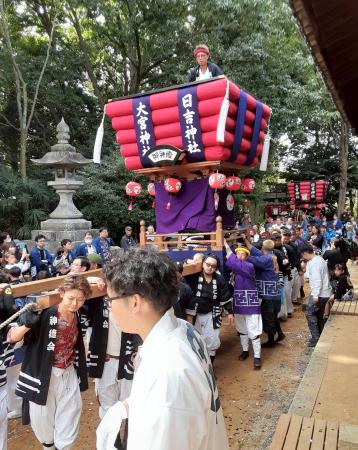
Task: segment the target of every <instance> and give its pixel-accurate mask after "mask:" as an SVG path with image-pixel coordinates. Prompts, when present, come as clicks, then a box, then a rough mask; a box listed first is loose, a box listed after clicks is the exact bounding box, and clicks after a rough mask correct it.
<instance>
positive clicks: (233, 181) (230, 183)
mask: <svg viewBox="0 0 358 450" xmlns="http://www.w3.org/2000/svg"><path fill="white" fill-rule="evenodd" d="M225 186H226V189H228V190H229V191H238V190H239V189H240V186H241V179H240V178H239V177H236V176H232V177H228V178H227V179H226V183H225Z"/></svg>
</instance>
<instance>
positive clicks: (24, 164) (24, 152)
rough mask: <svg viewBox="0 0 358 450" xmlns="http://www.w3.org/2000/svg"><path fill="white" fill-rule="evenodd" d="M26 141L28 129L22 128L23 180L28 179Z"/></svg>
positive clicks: (21, 159)
mask: <svg viewBox="0 0 358 450" xmlns="http://www.w3.org/2000/svg"><path fill="white" fill-rule="evenodd" d="M26 141H27V129H26V128H25V129H24V128H21V130H20V174H21V179H22V180H23V181H25V180H26V177H27V170H26Z"/></svg>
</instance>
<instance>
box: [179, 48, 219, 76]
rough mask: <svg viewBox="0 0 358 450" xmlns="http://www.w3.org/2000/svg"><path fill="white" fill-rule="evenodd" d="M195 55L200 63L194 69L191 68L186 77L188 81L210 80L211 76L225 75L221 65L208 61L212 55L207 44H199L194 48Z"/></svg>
mask: <svg viewBox="0 0 358 450" xmlns="http://www.w3.org/2000/svg"><path fill="white" fill-rule="evenodd" d="M194 56H195V59H196V61H197V63H198V65H197V66H196V67H194V69H190V70H189V73H188V75H187V77H186V82H187V83H191V82H192V81H202V80H209V79H210V78H214V77H218V76H219V75H223V74H224V72H223V71H222V70H221V69H220V67H219V66H217V65H216V64H214V63H212V62H208V59H209V57H210V52H209V48H208V46H207V45H205V44H199V45H197V46H196V47H195V49H194Z"/></svg>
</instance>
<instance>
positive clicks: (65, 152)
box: [31, 117, 93, 169]
mask: <svg viewBox="0 0 358 450" xmlns="http://www.w3.org/2000/svg"><path fill="white" fill-rule="evenodd" d="M56 130H57V135H56V137H57V144H55V145H52V146H51V151H50V152H47V153H46V155H44V156H43V157H42V158H40V159H31V161H32V162H33V163H34V164H35V165H36V166H44V167H52V168H55V169H58V168H59V169H75V168H79V167H82V166H86V165H88V164H91V163H92V162H93V161H92V160H91V159H87V158H85V157H84V156H82V155H81V153H77V152H76V149H75V147H73V146H72V145H71V144H69V140H70V128H69V126H68V125H67V124H66V122H65V121H64V119H63V117H62V119H61V122H60V123H59V124H58V125H57V127H56Z"/></svg>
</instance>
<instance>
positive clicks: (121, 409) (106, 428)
mask: <svg viewBox="0 0 358 450" xmlns="http://www.w3.org/2000/svg"><path fill="white" fill-rule="evenodd" d="M127 417H128V414H127V410H126V407H125V406H124V404H123V403H122V402H117V403H115V404H114V405H113V406H111V407H110V408H109V410H108V411H107V412H106V415H105V416H104V417H103V419H102V421H101V423H100V424H99V426H98V428H97V431H96V435H97V450H113V449H114V443H115V442H116V439H117V436H118V433H119V430H120V428H121V423H122V420H123V419H126V418H127Z"/></svg>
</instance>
